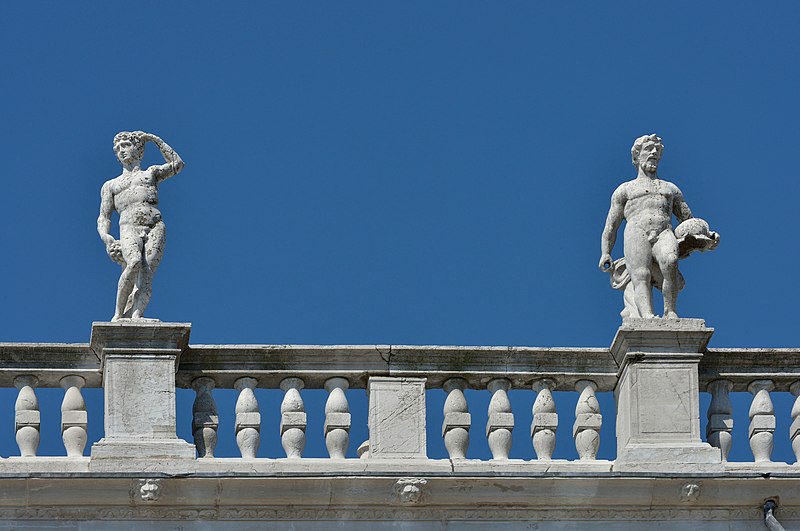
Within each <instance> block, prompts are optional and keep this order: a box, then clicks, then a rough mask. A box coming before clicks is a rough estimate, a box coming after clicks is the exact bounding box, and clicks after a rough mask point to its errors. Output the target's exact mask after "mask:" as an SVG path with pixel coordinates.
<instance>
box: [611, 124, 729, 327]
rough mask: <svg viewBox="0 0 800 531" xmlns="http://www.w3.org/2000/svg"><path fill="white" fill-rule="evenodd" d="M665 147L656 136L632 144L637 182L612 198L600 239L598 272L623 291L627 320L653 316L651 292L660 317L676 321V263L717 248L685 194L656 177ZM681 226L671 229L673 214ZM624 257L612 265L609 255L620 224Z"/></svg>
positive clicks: (716, 240)
mask: <svg viewBox="0 0 800 531" xmlns="http://www.w3.org/2000/svg"><path fill="white" fill-rule="evenodd" d="M663 150H664V144H662V143H661V138H659V137H658V136H656V135H654V134H653V135H645V136H642V137H639V138H637V139H636V142H634V144H633V148H632V149H631V157H632V159H633V165H634V166H635V167H636V169H637V171H638V174H637V176H636V178H635V179H633V180H632V181H628V182H626V183H622V184H621V185H620V186H619V187H618V188H617V189H616V190H615V191H614V194H613V195H612V196H611V208H610V210H609V211H608V218H607V219H606V225H605V229H604V230H603V236H602V239H601V251H600V252H601V256H600V269H601V270H602V271H605V272H608V273H610V274H611V285H612V286H613V287H614V288H615V289H620V290H624V296H623V299H624V301H625V308H624V309H623V310H622V312H621V315H622V317H623V318H627V317H644V318H654V317H656V316H655V314H654V312H653V300H652V288H653V287H655V288H657V289H660V290H661V293H662V295H663V296H664V318H665V319H677V318H678V314H677V312H676V310H675V302H676V299H677V297H678V291H680V290H681V289H682V288H683V286H684V281H683V277H682V276H681V274H680V272H679V271H678V260H679V259H682V258H686V257H687V256H689V255H690V254H691V253H692V252H694V251H708V250H712V249H714V248H716V246H717V244H718V243H719V234H717V233H716V232H712V231H711V230H710V229H709V227H708V223H706V222H705V221H703V220H702V219H699V218H694V217H692V212H691V210H689V206H688V205H687V204H686V201H685V200H684V199H683V194H682V193H681V191H680V190H679V189H678V187H677V186H675V185H674V184H672V183H671V182H667V181H662V180H661V179H659V178H658V175H657V169H658V163H659V161H660V160H661V153H662V152H663ZM673 214H674V215H675V217H676V218H677V220H678V222H679V223H680V224H679V225H678V226H677V227H676V228H675V230H674V231H673V229H672V215H673ZM623 219H625V221H626V222H627V223H626V225H625V231H624V255H625V257H624V258H620V259H619V260H616V261H614V260H612V258H611V250H612V249H613V248H614V243H615V242H616V239H617V230H618V229H619V226H620V224H621V223H622V220H623Z"/></svg>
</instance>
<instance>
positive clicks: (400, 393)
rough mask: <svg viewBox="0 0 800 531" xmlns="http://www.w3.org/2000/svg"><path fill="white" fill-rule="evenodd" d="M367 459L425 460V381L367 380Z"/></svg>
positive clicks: (418, 379)
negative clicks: (368, 457)
mask: <svg viewBox="0 0 800 531" xmlns="http://www.w3.org/2000/svg"><path fill="white" fill-rule="evenodd" d="M368 390H369V421H368V424H369V456H370V458H375V459H380V458H424V457H426V456H427V443H426V438H425V379H424V378H387V377H382V376H373V377H371V378H370V379H369V387H368Z"/></svg>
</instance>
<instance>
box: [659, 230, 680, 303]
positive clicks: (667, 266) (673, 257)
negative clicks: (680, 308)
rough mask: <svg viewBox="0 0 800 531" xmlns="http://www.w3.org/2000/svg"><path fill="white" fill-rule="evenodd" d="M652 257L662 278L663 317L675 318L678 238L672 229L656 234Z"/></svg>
mask: <svg viewBox="0 0 800 531" xmlns="http://www.w3.org/2000/svg"><path fill="white" fill-rule="evenodd" d="M653 258H655V260H656V262H657V263H658V267H659V269H661V276H662V277H663V278H664V280H663V282H662V284H661V293H662V294H663V295H664V318H665V319H677V318H678V314H677V313H676V312H675V303H676V300H677V298H678V288H679V286H678V240H676V239H675V234H673V232H672V230H670V229H667V230H665V231H664V232H662V233H661V234H659V236H658V241H656V243H655V244H654V245H653Z"/></svg>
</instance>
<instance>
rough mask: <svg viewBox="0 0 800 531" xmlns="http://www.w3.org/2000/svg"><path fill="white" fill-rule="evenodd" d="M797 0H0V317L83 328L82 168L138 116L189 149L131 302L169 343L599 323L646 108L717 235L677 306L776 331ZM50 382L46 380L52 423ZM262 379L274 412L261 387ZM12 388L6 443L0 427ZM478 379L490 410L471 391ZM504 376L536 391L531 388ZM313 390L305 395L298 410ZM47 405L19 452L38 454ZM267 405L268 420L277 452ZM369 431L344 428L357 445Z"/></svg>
mask: <svg viewBox="0 0 800 531" xmlns="http://www.w3.org/2000/svg"><path fill="white" fill-rule="evenodd" d="M799 11H800V8H798V6H797V4H796V3H793V2H770V3H760V4H754V3H746V2H725V3H722V2H708V3H695V2H671V3H657V4H646V5H645V4H641V3H639V2H616V3H614V4H613V6H609V5H608V4H603V3H590V2H567V3H544V2H542V3H534V2H503V3H495V2H469V1H466V2H465V1H459V2H414V1H411V2H403V3H399V2H398V3H389V2H335V3H334V2H302V3H300V2H296V3H295V2H285V3H276V2H269V3H267V2H264V3H250V2H247V3H246V2H240V3H232V2H228V3H220V2H202V1H200V2H170V3H163V2H148V1H145V2H138V3H135V4H131V3H125V2H103V3H64V2H22V3H9V2H6V3H3V4H2V5H0V45H2V49H3V50H4V52H3V53H2V54H0V71H2V75H1V76H0V93H1V94H2V95H3V97H2V98H1V99H0V117H2V123H3V125H4V127H2V128H0V144H1V145H2V146H3V147H4V149H3V154H4V157H3V159H4V160H3V164H4V166H3V182H4V184H5V186H4V188H3V189H4V193H3V194H0V208H2V211H3V212H4V217H5V219H6V223H4V224H3V225H2V227H0V242H2V245H3V260H0V276H1V277H2V278H4V279H6V282H5V285H4V286H3V289H2V293H3V297H2V301H3V302H2V304H0V323H2V336H1V337H0V340H2V341H64V342H86V341H88V338H89V334H90V326H91V322H92V321H93V320H105V319H109V318H110V317H111V315H112V313H113V301H114V293H115V287H116V280H117V277H118V274H119V269H118V267H117V266H116V265H115V264H113V263H112V262H111V261H110V260H109V259H108V258H107V257H106V255H105V250H104V248H103V245H102V244H101V242H100V239H99V237H98V236H97V233H96V231H95V223H96V218H97V213H98V206H99V190H100V186H101V185H102V183H103V182H104V181H105V180H107V179H109V178H112V177H114V176H116V175H117V174H118V172H119V165H118V163H117V162H116V160H115V158H114V155H113V152H112V149H111V140H112V138H113V135H114V134H115V133H116V132H117V131H119V130H135V129H142V130H146V131H151V132H154V133H156V134H158V135H160V136H161V137H163V138H164V139H165V140H166V141H167V142H169V143H170V144H171V145H172V146H173V147H174V148H175V149H176V150H177V151H178V153H180V155H181V156H182V157H183V158H184V160H185V161H186V162H187V166H186V169H185V170H184V172H183V173H182V174H180V175H179V176H177V177H176V178H174V179H172V180H170V181H167V182H166V183H164V184H163V186H162V187H161V190H160V199H161V208H162V212H163V213H164V218H165V221H166V224H167V230H168V237H167V248H166V255H165V258H164V261H163V262H162V265H161V268H160V270H159V272H158V275H157V276H156V279H155V287H154V297H153V300H152V303H151V305H150V307H149V311H148V315H149V316H152V317H158V318H160V319H162V320H165V321H166V320H170V321H189V322H192V324H193V330H192V342H193V343H322V344H331V343H396V344H400V343H404V344H462V345H472V344H481V345H534V346H558V345H561V346H566V345H570V346H572V345H574V346H604V345H608V344H609V343H610V342H611V339H612V338H613V336H614V332H615V330H616V327H617V326H618V324H619V314H618V312H619V310H620V309H621V302H622V301H621V297H620V293H619V292H615V291H613V290H611V288H610V287H609V285H608V277H607V276H606V275H605V274H603V273H601V272H599V271H598V269H597V261H598V259H599V254H600V252H599V251H600V249H599V244H600V232H601V230H602V226H603V222H604V219H605V215H606V212H607V209H608V203H609V198H610V195H611V192H612V191H613V190H614V188H615V187H616V186H617V185H618V184H619V183H621V182H622V181H624V180H627V179H631V178H633V176H634V169H633V167H632V166H631V163H630V151H629V150H630V146H631V144H632V142H633V140H634V139H635V138H636V137H637V136H639V135H642V134H645V133H650V132H655V133H657V134H659V135H660V136H661V137H662V138H663V139H664V144H665V146H666V147H665V150H664V158H663V161H662V164H661V166H660V169H659V170H660V174H661V176H662V177H663V178H665V179H668V180H671V181H673V182H675V183H676V184H677V185H678V186H680V187H681V189H682V190H683V192H684V194H685V196H686V198H687V200H688V202H689V205H690V206H691V208H692V209H693V211H694V213H695V215H696V216H698V217H702V218H704V219H707V220H708V221H709V223H710V224H711V226H712V229H714V230H717V231H719V232H720V234H721V235H722V243H721V244H720V246H719V248H718V249H717V250H716V251H715V252H713V253H708V254H704V255H693V256H692V257H691V258H689V259H688V260H686V261H684V262H682V263H681V270H682V272H683V274H684V276H685V277H686V282H687V287H686V290H685V291H684V292H683V293H682V294H681V296H680V297H679V299H678V311H679V313H680V314H681V315H683V316H687V317H702V318H705V319H706V320H707V322H708V324H709V325H710V326H713V327H714V328H715V329H716V333H715V335H714V338H713V339H712V346H718V347H723V346H724V347H735V346H740V347H755V346H759V347H777V346H784V347H788V346H795V345H797V343H798V340H797V326H796V322H797V311H796V308H795V306H796V302H795V301H796V292H797V290H796V289H795V288H794V283H793V282H792V281H791V278H792V277H791V276H789V275H788V273H790V272H792V271H793V270H794V269H795V264H797V263H798V258H800V257H799V256H798V245H797V243H796V242H797V237H796V235H795V234H794V231H793V227H794V226H795V225H796V220H795V215H796V212H797V208H796V202H797V199H796V198H797V195H798V191H800V190H799V189H798V188H799V187H798V182H797V178H798V170H797V164H796V163H795V161H794V157H795V152H796V151H797V146H798V145H799V144H800V130H799V129H798V127H797V118H798V98H797V94H798V93H799V91H798V89H800V86H798V85H799V82H800V72H799V71H798V62H797V57H798V52H800V49H799V48H800V46H799V42H800V41H799V40H798V37H797V31H796V27H797V20H798V14H800V13H799ZM157 155H158V153H157V150H155V149H153V147H152V146H149V147H148V152H147V154H146V162H148V163H156V162H158V160H159V159H158V156H157ZM620 254H621V250H620V249H616V250H615V252H614V256H615V257H618V256H620ZM786 276H789V279H790V280H788V281H787V280H784V278H785V277H786ZM8 393H10V394H8ZM60 393H61V391H60V390H59V391H52V392H51V391H42V392H41V393H40V395H41V396H42V401H43V405H42V408H43V415H44V414H45V413H46V412H45V406H48V404H50V402H48V400H50V401H51V402H52V404H50V406H52V408H51V409H53V411H52V417H51V418H52V419H54V420H52V423H54V424H57V422H58V421H57V416H58V415H57V409H58V407H57V404H58V400H60ZM93 393H95V392H94V391H87V393H86V394H87V397H94V396H96V395H94V394H93ZM230 393H232V392H223V393H222V394H220V397H219V399H220V403H219V404H220V411H221V412H222V411H223V407H228V406H227V405H225V404H227V402H225V401H226V400H228V398H226V397H228V395H229V394H230ZM260 393H261V394H260V395H259V397H260V399H261V401H262V412H263V413H264V417H265V419H268V418H269V419H272V420H270V422H273V420H274V419H273V417H274V416H275V415H274V411H273V410H274V409H275V408H274V404H273V402H275V403H277V401H279V400H280V397H279V396H278V394H277V393H274V392H268V391H261V392H260ZM7 394H8V397H9V398H8V399H7V400H6V401H5V403H6V404H7V406H6V407H5V408H0V426H4V428H3V429H2V430H0V431H1V432H2V434H0V453H1V454H2V455H9V454H12V453H14V452H15V451H16V449H15V445H14V443H13V433H12V432H13V430H12V428H11V425H12V424H10V423H13V421H11V420H10V419H11V418H12V416H13V412H12V411H10V410H11V409H13V408H12V405H11V404H12V401H13V396H14V395H13V392H7ZM51 395H52V399H50V398H48V397H50V396H51ZM432 395H433V394H432ZM438 395H443V393H441V392H438V394H437V395H435V396H432V397H431V399H430V400H431V401H434V400H438V398H436V396H438ZM472 395H473V396H472V398H471V400H472V401H473V404H474V407H473V414H474V415H476V416H477V415H479V414H483V415H485V413H479V410H481V409H485V405H486V403H488V392H486V391H481V392H477V391H475V392H473V393H472ZM515 396H517V398H515V402H514V406H515V410H517V409H518V410H519V414H520V415H525V413H524V410H525V409H527V415H528V416H530V404H531V403H532V401H533V393H532V392H523V391H519V392H516V393H515ZM440 398H442V399H443V396H442V397H440ZM740 398H741V403H739V402H737V404H738V405H739V409H740V410H741V409H742V408H743V409H744V413H743V414H744V415H745V417H744V418H743V419H739V418H738V417H737V419H738V420H737V428H736V429H737V436H738V438H737V441H736V442H737V443H738V445H737V446H738V449H736V448H735V450H734V451H735V452H737V451H741V452H743V454H741V455H740V456H739V457H740V458H741V459H743V460H746V459H749V457H748V456H749V449H747V444H746V424H747V420H746V409H747V404H748V400H749V399H747V398H746V397H740ZM321 399H322V396H321V395H318V394H315V392H309V393H308V399H307V402H308V406H309V411H311V409H312V407H316V406H315V405H314V404H317V400H321ZM576 399H577V396H574V397H571V398H570V397H569V396H565V397H564V398H563V400H566V402H564V404H565V405H564V406H563V407H562V406H561V405H559V407H560V411H562V412H563V413H565V414H566V413H568V412H569V408H570V407H573V406H574V400H576ZM775 399H776V407H777V409H778V411H777V414H778V422H779V424H778V432H777V433H776V454H775V457H776V458H781V459H784V460H793V457H792V456H791V452H790V450H789V446H788V441H787V440H785V439H787V438H786V436H785V434H786V430H787V429H788V416H789V409H790V400H789V397H788V395H787V396H779V395H776V397H775ZM181 400H182V401H183V402H181V403H179V407H184V408H185V407H187V406H186V404H190V402H191V393H188V395H186V394H184V395H182V398H181ZM559 400H562V398H559ZM569 400H572V402H571V403H572V404H573V405H572V406H570V405H569V403H570V402H569ZM736 400H739V398H736ZM354 401H355V398H354ZM53 404H54V405H53ZM96 404H97V401H96V398H92V399H91V400H90V409H92V407H93V406H94V409H95V410H97V409H98V407H99V406H97V405H96ZM604 405H605V407H606V408H608V407H611V406H610V405H609V403H608V401H607V400H606V402H604ZM50 406H48V407H50ZM188 407H190V405H189V406H188ZM354 407H360V406H358V405H356V406H354ZM269 408H272V409H269ZM317 409H319V408H317ZM609 413H610V412H609ZM48 414H49V413H48ZM226 416H227V417H230V415H224V414H222V413H221V417H226ZM610 416H611V415H608V417H610ZM701 416H704V410H703V411H702V412H701ZM354 418H355V412H354ZM181 419H182V422H183V424H184V426H183V428H182V429H184V434H185V435H186V436H188V430H186V429H185V428H186V426H185V424H186V422H188V420H187V419H188V414H185V415H184V416H182V417H181ZM92 420H94V421H95V422H94V430H95V431H94V432H93V433H94V437H95V438H96V437H99V436H100V431H98V430H99V429H100V428H99V425H100V424H102V422H101V417H100V412H99V411H95V412H94V416H93V417H92ZM312 420H313V419H312ZM227 421H228V422H230V423H232V419H230V418H228V419H227ZM266 422H267V421H266V420H265V423H266ZM521 422H523V424H522V425H521V428H520V429H518V430H516V434H515V435H516V438H515V449H516V448H519V452H520V453H519V454H517V455H518V456H523V457H529V456H530V455H532V450H530V448H529V447H530V440H529V439H528V438H527V435H526V434H525V433H524V432H525V431H526V427H525V426H524V421H521ZM528 422H529V420H528ZM274 424H275V426H277V423H276V422H274ZM432 424H436V422H432ZM476 424H477V425H478V428H477V431H475V430H473V431H474V433H473V446H474V447H475V450H474V451H475V452H476V453H475V455H474V456H475V457H479V456H484V453H485V450H481V449H480V447H479V446H476V445H480V444H483V448H484V449H485V441H482V439H484V438H483V437H482V435H481V432H482V426H481V425H480V421H476ZM570 424H571V421H570ZM564 426H568V424H564ZM434 428H435V429H433V431H432V432H431V435H430V438H433V437H435V436H436V433H437V431H438V428H436V427H435V426H434ZM50 429H52V430H53V432H52V434H51V435H48V434H47V433H45V434H44V436H45V441H44V442H43V447H42V453H58V452H59V451H61V450H60V447H59V443H58V433H56V432H57V429H58V427H57V426H55V427H54V428H53V427H51V428H50ZM275 429H277V428H276V427H275ZM357 429H358V430H361V431H360V432H356V430H357ZM319 430H321V428H319ZM274 431H275V430H274V429H273V426H272V424H270V425H267V424H265V427H264V437H263V440H264V443H263V444H264V445H267V446H268V445H271V446H269V448H273V449H274V452H273V454H274V455H277V454H278V449H279V446H278V445H277V444H278V443H277V439H276V437H275V436H274ZM568 431H570V430H569V429H568V428H567V427H564V428H563V429H562V430H561V432H563V433H561V432H560V434H561V435H563V436H564V437H565V438H564V439H561V440H560V447H561V448H563V447H564V446H565V445H567V446H569V434H568V433H567V432H568ZM359 433H360V435H359ZM365 433H366V431H365V428H361V427H358V428H356V427H355V426H354V434H353V441H352V443H353V444H352V448H353V451H355V447H356V446H357V444H358V443H359V442H360V441H361V440H363V438H364V435H365ZM611 433H613V431H610V432H608V433H607V434H604V436H605V438H604V443H603V445H604V446H603V447H602V449H601V455H602V454H603V452H610V453H607V454H606V455H613V447H608V446H607V443H611V442H612V441H610V439H611ZM221 439H223V437H222V436H221ZM318 439H319V440H316V439H315V440H310V441H309V451H310V452H311V453H313V452H312V450H314V449H316V450H314V451H318V452H322V450H319V448H321V446H319V443H320V441H321V438H318ZM356 439H358V440H356ZM526 440H527V443H526V442H525V441H526ZM231 441H232V435H231V436H230V437H228V438H226V439H224V440H222V441H221V442H220V445H221V448H222V447H223V443H224V444H225V445H228V446H226V447H230V445H232V444H233V443H232V442H231ZM431 444H439V446H441V443H440V442H439V440H438V439H437V440H434V441H433V442H432V443H431ZM526 444H527V447H525V445H526ZM265 448H266V446H265ZM231 451H232V450H231ZM265 451H266V450H265ZM270 451H272V450H270ZM438 451H440V450H437V452H438ZM441 451H443V450H441ZM557 452H558V451H557ZM573 452H574V450H573ZM780 452H782V453H780ZM265 455H269V452H267V453H265ZM319 455H322V454H321V453H320V454H319ZM437 455H438V454H437ZM512 455H514V452H513V451H512Z"/></svg>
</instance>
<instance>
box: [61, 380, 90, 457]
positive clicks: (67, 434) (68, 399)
mask: <svg viewBox="0 0 800 531" xmlns="http://www.w3.org/2000/svg"><path fill="white" fill-rule="evenodd" d="M60 384H61V387H63V388H64V389H66V392H65V393H64V400H63V401H62V402H61V438H62V440H63V441H64V448H65V449H66V450H67V457H82V456H83V449H84V448H86V439H87V435H86V428H87V427H88V425H89V418H88V415H87V414H86V402H84V400H83V396H82V395H81V388H82V387H83V386H84V385H86V380H84V379H83V378H82V377H81V376H77V375H76V376H64V377H63V378H61V381H60Z"/></svg>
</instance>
